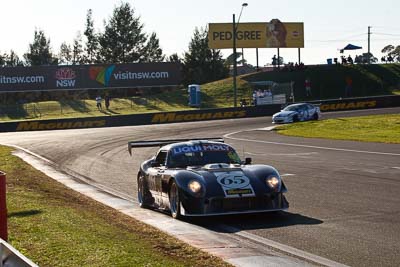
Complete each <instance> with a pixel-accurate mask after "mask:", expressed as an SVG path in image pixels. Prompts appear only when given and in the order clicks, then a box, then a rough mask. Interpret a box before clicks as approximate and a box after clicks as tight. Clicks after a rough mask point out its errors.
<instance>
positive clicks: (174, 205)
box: [169, 180, 182, 219]
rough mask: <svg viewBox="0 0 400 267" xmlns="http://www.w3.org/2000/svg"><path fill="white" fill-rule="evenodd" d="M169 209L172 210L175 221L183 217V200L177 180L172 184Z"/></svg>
mask: <svg viewBox="0 0 400 267" xmlns="http://www.w3.org/2000/svg"><path fill="white" fill-rule="evenodd" d="M169 207H170V209H171V215H172V218H174V219H179V218H180V217H181V216H182V215H181V200H180V199H179V188H178V185H177V184H176V182H175V180H173V181H172V182H171V186H170V188H169Z"/></svg>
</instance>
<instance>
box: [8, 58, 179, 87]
mask: <svg viewBox="0 0 400 267" xmlns="http://www.w3.org/2000/svg"><path fill="white" fill-rule="evenodd" d="M180 82H181V71H180V65H179V64H178V63H172V62H162V63H137V64H103V65H78V66H76V65H74V66H40V67H3V68H0V92H24V91H50V90H79V89H105V88H137V87H164V86H175V85H179V84H180Z"/></svg>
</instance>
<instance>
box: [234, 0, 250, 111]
mask: <svg viewBox="0 0 400 267" xmlns="http://www.w3.org/2000/svg"><path fill="white" fill-rule="evenodd" d="M246 6H248V4H247V3H243V4H242V9H241V10H240V14H239V19H238V21H237V23H236V21H235V14H233V24H232V26H233V32H232V39H233V106H234V107H235V108H236V107H237V88H236V76H237V62H236V33H237V29H238V26H239V21H240V16H242V11H243V8H244V7H246Z"/></svg>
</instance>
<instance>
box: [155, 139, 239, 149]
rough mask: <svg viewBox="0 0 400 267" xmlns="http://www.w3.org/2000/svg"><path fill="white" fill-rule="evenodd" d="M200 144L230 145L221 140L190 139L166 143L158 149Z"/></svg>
mask: <svg viewBox="0 0 400 267" xmlns="http://www.w3.org/2000/svg"><path fill="white" fill-rule="evenodd" d="M200 144H216V145H221V144H222V145H225V146H229V147H231V146H230V145H228V144H225V143H222V142H215V141H209V140H191V141H186V142H178V143H172V144H168V145H165V146H163V147H161V148H160V150H170V149H173V148H175V147H179V146H194V145H200ZM231 148H232V147H231Z"/></svg>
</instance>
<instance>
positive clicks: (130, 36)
mask: <svg viewBox="0 0 400 267" xmlns="http://www.w3.org/2000/svg"><path fill="white" fill-rule="evenodd" d="M139 19H140V18H139V17H135V14H134V10H133V9H132V8H131V6H130V4H129V3H122V4H121V6H119V7H116V8H115V9H114V11H113V15H112V17H111V18H110V20H109V21H108V22H107V23H106V25H105V31H104V33H103V34H102V35H101V36H100V38H99V42H100V54H101V56H102V58H103V60H104V61H105V62H110V63H111V62H112V63H127V62H143V61H145V59H146V56H144V55H146V50H145V49H146V41H147V38H146V34H144V33H143V32H142V31H143V24H141V23H140V20H139Z"/></svg>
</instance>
